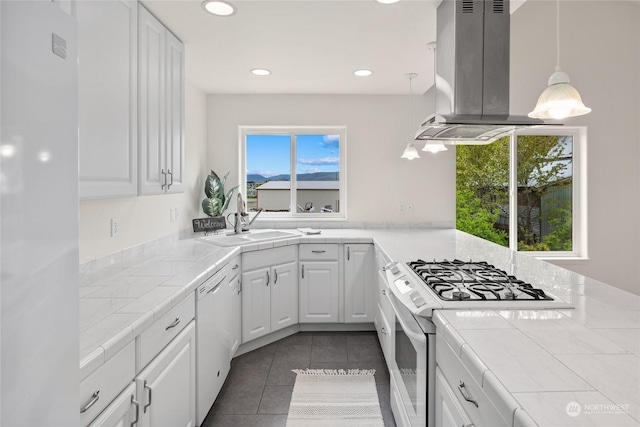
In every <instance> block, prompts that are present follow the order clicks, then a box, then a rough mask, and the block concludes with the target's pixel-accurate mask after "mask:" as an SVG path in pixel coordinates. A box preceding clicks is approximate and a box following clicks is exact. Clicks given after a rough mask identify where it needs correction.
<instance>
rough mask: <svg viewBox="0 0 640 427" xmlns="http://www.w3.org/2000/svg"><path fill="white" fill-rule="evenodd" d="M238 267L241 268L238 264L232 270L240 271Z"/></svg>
mask: <svg viewBox="0 0 640 427" xmlns="http://www.w3.org/2000/svg"><path fill="white" fill-rule="evenodd" d="M238 267H239V265H238V264H236V265H234V266H233V267H231V269H232V270H237V269H238Z"/></svg>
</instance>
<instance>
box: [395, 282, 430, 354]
mask: <svg viewBox="0 0 640 427" xmlns="http://www.w3.org/2000/svg"><path fill="white" fill-rule="evenodd" d="M387 298H389V302H390V303H391V307H393V311H394V312H395V315H396V319H397V321H398V322H399V323H400V326H402V330H403V331H404V333H405V334H407V336H408V337H409V338H411V339H412V340H414V341H417V342H419V343H420V344H424V343H425V342H426V341H427V337H426V336H425V334H424V333H417V332H416V331H414V330H413V329H412V328H410V327H409V325H407V323H406V321H405V319H404V317H405V316H406V315H404V313H400V311H401V310H402V311H404V310H406V312H407V313H408V315H409V316H413V315H412V314H411V313H409V311H408V310H407V309H406V308H405V309H404V310H403V308H404V307H403V308H400V307H398V306H397V304H402V303H401V302H399V301H397V299H396V297H395V295H393V293H391V294H389V293H387ZM412 320H413V319H412ZM414 322H415V320H414ZM417 325H418V324H417V323H416V328H419V327H418V326H417Z"/></svg>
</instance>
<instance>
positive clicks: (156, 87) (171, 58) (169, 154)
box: [138, 5, 184, 195]
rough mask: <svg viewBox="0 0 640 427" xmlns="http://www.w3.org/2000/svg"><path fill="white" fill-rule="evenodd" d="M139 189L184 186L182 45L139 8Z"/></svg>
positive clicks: (170, 189)
mask: <svg viewBox="0 0 640 427" xmlns="http://www.w3.org/2000/svg"><path fill="white" fill-rule="evenodd" d="M138 55H139V61H138V121H139V123H138V125H139V132H138V138H139V144H140V163H139V192H138V193H139V194H140V195H147V194H163V193H179V192H182V191H184V185H183V181H184V46H183V45H182V43H181V42H180V41H179V40H178V39H177V38H176V37H175V36H174V35H173V34H171V33H170V32H169V31H168V30H167V29H166V28H165V27H164V26H163V25H162V23H160V21H158V20H157V19H156V18H155V17H154V16H153V15H151V13H149V11H147V10H146V9H145V8H144V7H143V6H142V5H140V6H139V9H138Z"/></svg>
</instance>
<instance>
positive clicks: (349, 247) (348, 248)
mask: <svg viewBox="0 0 640 427" xmlns="http://www.w3.org/2000/svg"><path fill="white" fill-rule="evenodd" d="M350 259H351V246H347V261H349V260H350Z"/></svg>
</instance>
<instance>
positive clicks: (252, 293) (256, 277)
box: [242, 268, 272, 343]
mask: <svg viewBox="0 0 640 427" xmlns="http://www.w3.org/2000/svg"><path fill="white" fill-rule="evenodd" d="M271 280H272V279H271V269H269V268H262V269H259V270H255V271H250V272H247V273H242V342H243V343H245V342H247V341H251V340H252V339H255V338H258V337H261V336H263V335H266V334H268V333H269V332H270V331H271V296H270V289H269V284H270V282H271Z"/></svg>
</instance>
